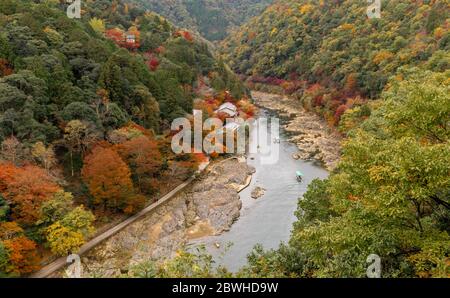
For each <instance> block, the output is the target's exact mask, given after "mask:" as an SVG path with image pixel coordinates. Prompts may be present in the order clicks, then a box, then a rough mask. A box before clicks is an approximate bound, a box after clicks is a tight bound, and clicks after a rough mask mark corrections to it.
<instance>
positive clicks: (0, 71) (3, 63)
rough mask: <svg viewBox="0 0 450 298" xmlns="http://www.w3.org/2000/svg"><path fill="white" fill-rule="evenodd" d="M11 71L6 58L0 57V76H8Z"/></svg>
mask: <svg viewBox="0 0 450 298" xmlns="http://www.w3.org/2000/svg"><path fill="white" fill-rule="evenodd" d="M12 73H13V69H12V67H11V65H10V64H9V62H8V60H6V59H2V58H0V78H1V77H6V76H9V75H10V74H12Z"/></svg>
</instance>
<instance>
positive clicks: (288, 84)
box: [221, 0, 450, 125]
mask: <svg viewBox="0 0 450 298" xmlns="http://www.w3.org/2000/svg"><path fill="white" fill-rule="evenodd" d="M382 4H383V5H382V8H381V18H380V19H375V18H374V19H369V18H368V17H367V14H366V11H367V7H368V5H367V3H366V2H365V1H354V0H343V1H313V0H311V1H310V0H301V1H292V0H281V1H277V2H276V3H275V4H274V5H272V6H270V7H269V8H268V9H267V10H266V11H265V12H264V13H263V14H262V15H261V16H259V17H256V18H254V19H252V20H251V21H250V22H249V23H247V24H246V25H244V26H243V27H242V28H241V29H240V30H238V31H236V32H235V33H234V34H232V35H231V36H230V37H228V38H227V39H226V40H225V41H224V42H223V43H222V47H221V49H222V52H223V53H224V57H225V60H226V61H228V62H229V64H230V66H231V67H232V68H233V69H234V70H235V71H236V72H238V73H240V74H243V75H245V76H247V77H250V78H249V82H250V83H251V86H252V87H255V86H256V87H257V85H259V84H266V85H271V86H275V87H276V88H274V89H273V90H279V91H281V92H286V93H288V94H295V95H296V96H297V97H299V98H301V100H302V103H303V105H304V106H305V107H306V108H308V109H310V110H314V111H316V112H318V113H319V114H322V115H323V116H324V117H325V118H326V119H327V120H328V122H329V123H330V124H331V125H337V124H338V123H339V121H340V118H341V116H342V114H343V113H344V112H345V111H346V110H347V109H349V108H352V107H354V106H356V105H360V104H361V102H363V101H365V100H366V99H374V98H378V97H379V96H380V94H381V92H382V91H383V89H384V88H385V86H386V84H387V82H388V80H389V78H390V77H391V76H393V75H395V74H396V72H397V69H398V68H399V67H400V66H416V65H420V66H425V67H426V68H427V69H430V70H433V71H442V70H444V69H446V68H447V67H448V66H449V59H450V57H449V55H450V54H449V52H448V50H449V47H450V34H449V30H448V26H449V23H448V17H449V12H450V9H449V2H448V1H446V0H433V1H410V0H406V1H382Z"/></svg>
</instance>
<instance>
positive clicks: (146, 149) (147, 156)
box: [117, 136, 162, 191]
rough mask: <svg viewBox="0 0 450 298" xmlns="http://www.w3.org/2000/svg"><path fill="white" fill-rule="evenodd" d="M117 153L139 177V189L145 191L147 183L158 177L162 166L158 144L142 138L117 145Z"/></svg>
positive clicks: (147, 138)
mask: <svg viewBox="0 0 450 298" xmlns="http://www.w3.org/2000/svg"><path fill="white" fill-rule="evenodd" d="M117 151H118V153H119V155H120V156H121V157H122V158H123V160H125V161H126V162H127V163H128V165H129V166H130V168H131V169H132V171H133V174H134V175H135V176H136V177H137V183H138V185H139V189H140V190H141V191H145V190H146V187H144V186H145V184H146V181H147V180H148V179H150V178H152V177H154V176H155V175H157V174H158V173H159V171H160V169H161V166H162V155H161V153H160V152H159V149H158V144H157V142H156V141H154V140H153V139H150V138H149V137H147V136H140V137H136V138H133V139H131V140H129V141H126V142H124V143H122V144H120V145H117Z"/></svg>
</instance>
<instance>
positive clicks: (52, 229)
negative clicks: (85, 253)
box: [45, 221, 84, 256]
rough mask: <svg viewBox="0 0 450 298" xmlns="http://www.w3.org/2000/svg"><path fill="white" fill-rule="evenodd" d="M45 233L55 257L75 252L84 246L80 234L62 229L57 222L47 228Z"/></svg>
mask: <svg viewBox="0 0 450 298" xmlns="http://www.w3.org/2000/svg"><path fill="white" fill-rule="evenodd" d="M45 232H46V236H47V237H46V238H47V241H48V243H49V246H50V249H51V251H52V252H53V253H54V254H57V255H61V256H62V255H67V254H69V253H71V252H76V251H77V250H78V249H79V248H80V247H81V246H82V245H83V244H84V237H83V235H82V234H81V233H79V232H74V231H72V230H70V229H69V228H66V227H64V226H63V225H61V223H60V222H59V221H57V222H55V223H54V224H52V225H51V226H49V227H48V228H47V229H46V230H45Z"/></svg>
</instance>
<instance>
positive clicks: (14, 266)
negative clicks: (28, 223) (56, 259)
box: [0, 222, 40, 275]
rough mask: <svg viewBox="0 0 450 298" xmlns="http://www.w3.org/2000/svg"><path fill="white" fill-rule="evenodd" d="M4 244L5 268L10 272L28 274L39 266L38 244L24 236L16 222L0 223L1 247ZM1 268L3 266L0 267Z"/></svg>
mask: <svg viewBox="0 0 450 298" xmlns="http://www.w3.org/2000/svg"><path fill="white" fill-rule="evenodd" d="M1 246H3V251H4V252H3V254H4V256H3V260H0V262H3V268H4V270H5V272H6V273H8V274H15V275H21V274H28V273H31V272H33V271H35V270H37V269H38V268H39V261H40V259H39V256H38V254H37V252H36V248H37V245H36V243H35V242H34V241H32V240H30V239H28V238H27V237H26V236H24V231H23V229H22V228H21V227H19V226H18V225H17V223H15V222H4V223H0V247H1ZM0 258H1V257H0ZM0 269H1V268H0Z"/></svg>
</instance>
